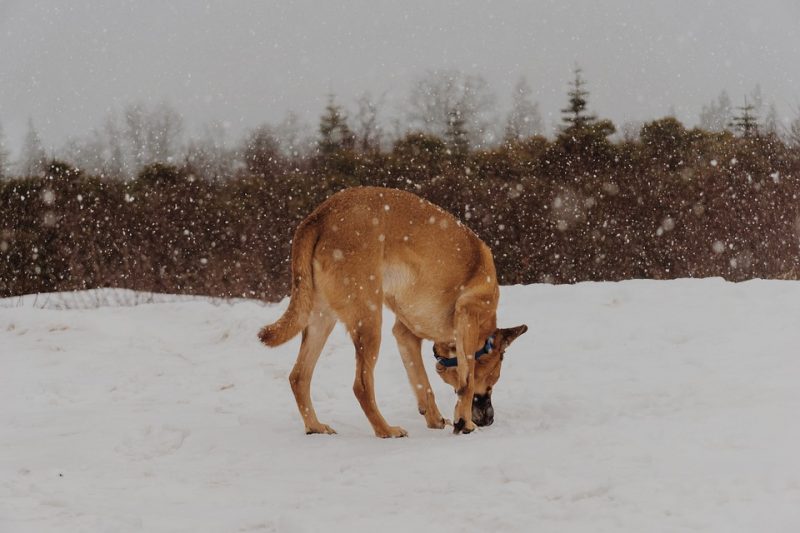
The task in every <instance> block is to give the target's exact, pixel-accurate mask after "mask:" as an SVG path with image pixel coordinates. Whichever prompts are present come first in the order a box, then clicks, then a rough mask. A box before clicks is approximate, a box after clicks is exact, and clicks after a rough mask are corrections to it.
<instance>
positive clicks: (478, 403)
mask: <svg viewBox="0 0 800 533" xmlns="http://www.w3.org/2000/svg"><path fill="white" fill-rule="evenodd" d="M472 421H473V422H474V423H475V425H476V426H491V425H492V422H494V409H493V408H492V396H491V395H490V394H476V395H475V396H473V397H472Z"/></svg>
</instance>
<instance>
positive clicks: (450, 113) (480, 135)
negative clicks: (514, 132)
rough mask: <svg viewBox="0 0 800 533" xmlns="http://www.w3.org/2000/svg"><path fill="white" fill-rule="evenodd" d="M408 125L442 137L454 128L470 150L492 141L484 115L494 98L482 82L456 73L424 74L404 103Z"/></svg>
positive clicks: (490, 107) (491, 105) (488, 110)
mask: <svg viewBox="0 0 800 533" xmlns="http://www.w3.org/2000/svg"><path fill="white" fill-rule="evenodd" d="M408 103H409V109H408V112H407V118H408V123H409V124H410V125H411V127H412V129H416V130H419V131H422V132H424V133H431V134H433V135H436V136H439V137H445V136H446V135H447V134H448V131H451V133H452V129H453V127H454V122H453V120H454V118H455V119H457V120H456V122H457V125H458V123H460V125H459V127H463V133H464V135H465V136H466V140H467V143H468V145H469V146H471V147H480V146H483V145H485V144H487V143H489V142H491V141H492V140H493V139H494V133H493V132H492V130H491V128H490V127H489V120H488V118H489V117H488V115H489V113H490V111H491V109H492V107H493V106H494V95H493V94H492V92H491V90H490V89H489V84H488V83H487V82H486V80H485V79H484V78H483V77H481V76H478V75H469V74H463V73H461V72H459V71H457V70H442V71H428V72H426V73H425V75H423V76H422V77H419V78H417V80H416V81H415V82H414V84H413V85H412V87H411V94H410V95H409V99H408Z"/></svg>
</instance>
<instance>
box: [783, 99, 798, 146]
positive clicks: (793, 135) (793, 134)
mask: <svg viewBox="0 0 800 533" xmlns="http://www.w3.org/2000/svg"><path fill="white" fill-rule="evenodd" d="M786 142H787V143H788V144H789V145H790V146H791V147H792V148H797V149H800V107H798V108H797V112H796V114H795V118H794V119H792V121H791V122H790V123H789V127H788V128H786Z"/></svg>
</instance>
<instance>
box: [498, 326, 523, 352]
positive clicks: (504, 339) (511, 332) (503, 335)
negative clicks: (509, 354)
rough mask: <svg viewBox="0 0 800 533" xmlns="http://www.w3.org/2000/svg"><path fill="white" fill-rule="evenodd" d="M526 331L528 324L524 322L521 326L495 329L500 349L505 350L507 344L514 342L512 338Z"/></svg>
mask: <svg viewBox="0 0 800 533" xmlns="http://www.w3.org/2000/svg"><path fill="white" fill-rule="evenodd" d="M526 331H528V326H526V325H525V324H523V325H521V326H517V327H515V328H503V329H498V330H497V333H498V335H497V336H498V337H499V341H500V342H499V346H500V349H501V350H503V351H505V349H506V348H508V347H509V345H510V344H511V343H512V342H514V340H515V339H516V338H517V337H519V336H520V335H522V334H523V333H525V332H526Z"/></svg>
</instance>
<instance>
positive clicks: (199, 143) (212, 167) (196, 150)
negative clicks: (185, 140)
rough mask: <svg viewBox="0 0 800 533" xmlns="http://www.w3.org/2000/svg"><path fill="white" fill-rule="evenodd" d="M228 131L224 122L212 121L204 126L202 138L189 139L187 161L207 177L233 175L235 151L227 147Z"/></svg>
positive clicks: (221, 177)
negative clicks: (226, 137)
mask: <svg viewBox="0 0 800 533" xmlns="http://www.w3.org/2000/svg"><path fill="white" fill-rule="evenodd" d="M226 131H227V128H226V127H225V125H224V124H223V123H221V122H218V121H215V122H211V123H209V124H205V125H204V126H203V134H202V135H201V136H200V138H198V139H192V140H191V141H189V146H188V147H187V149H186V161H187V162H188V163H189V164H190V165H191V167H192V169H193V171H194V172H197V173H199V174H200V175H201V176H202V177H203V178H205V179H225V178H229V177H231V176H233V171H234V167H235V164H234V160H235V153H234V151H233V150H231V149H230V148H228V147H227V143H226V139H225V136H226Z"/></svg>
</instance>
